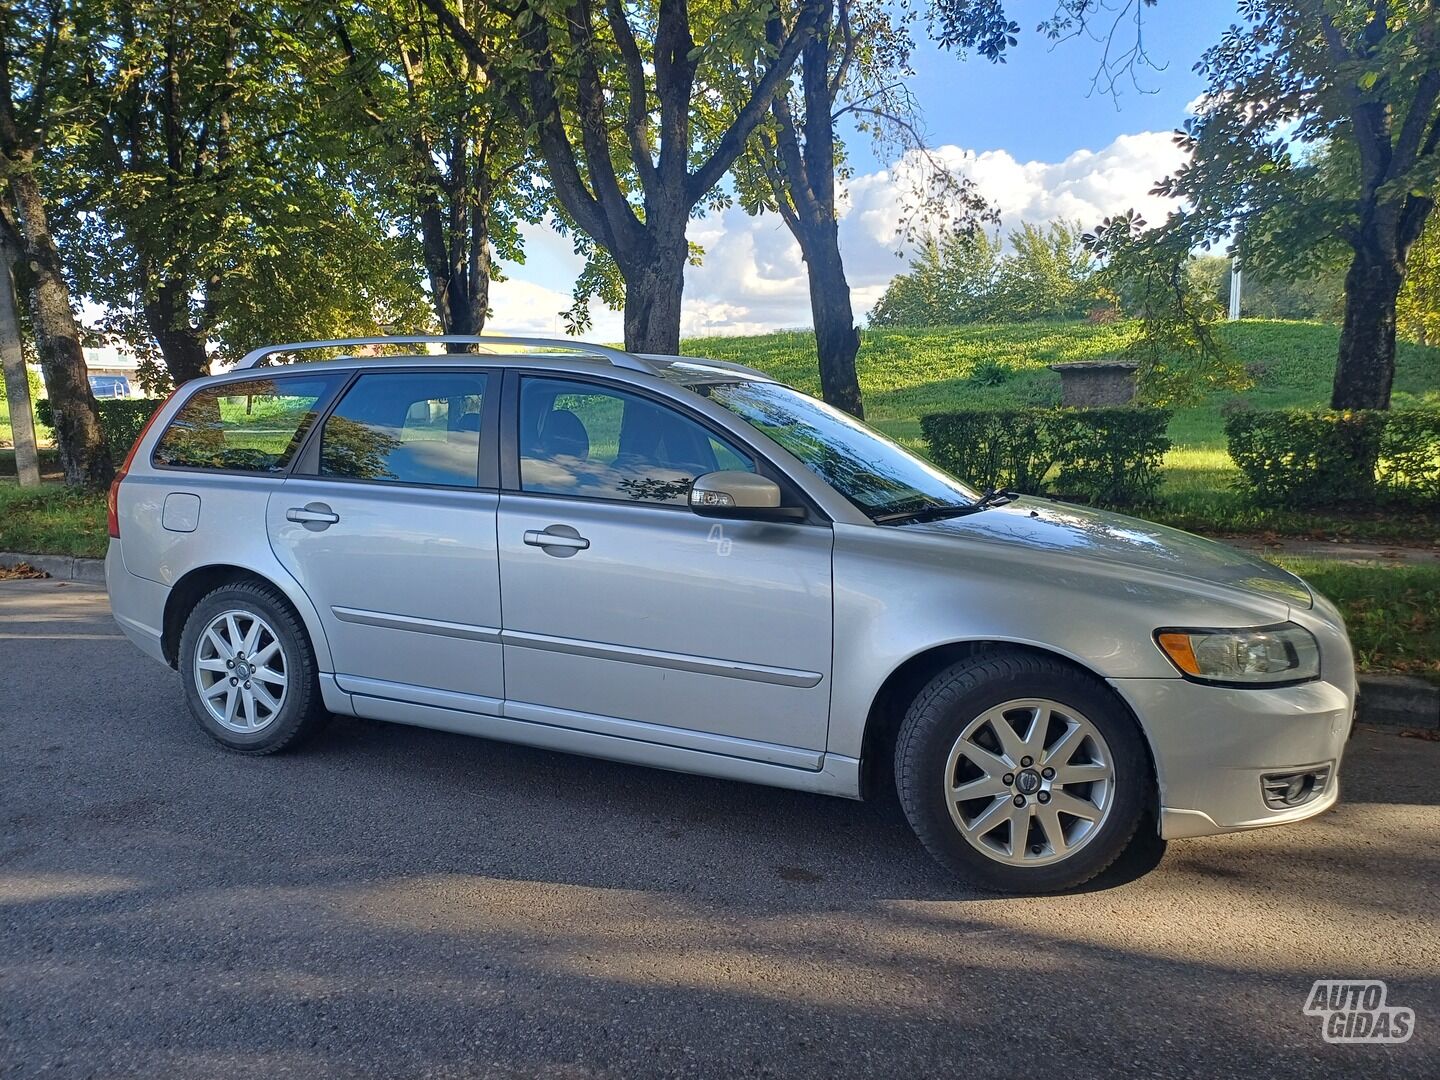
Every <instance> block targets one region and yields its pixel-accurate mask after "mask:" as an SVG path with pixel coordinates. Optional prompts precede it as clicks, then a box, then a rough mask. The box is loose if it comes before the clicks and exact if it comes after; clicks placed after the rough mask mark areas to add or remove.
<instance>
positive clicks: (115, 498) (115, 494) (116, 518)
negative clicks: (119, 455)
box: [105, 386, 180, 540]
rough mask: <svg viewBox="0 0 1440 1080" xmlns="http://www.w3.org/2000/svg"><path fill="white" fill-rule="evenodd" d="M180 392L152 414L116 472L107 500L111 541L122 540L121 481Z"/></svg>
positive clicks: (106, 522)
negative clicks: (161, 416) (158, 421)
mask: <svg viewBox="0 0 1440 1080" xmlns="http://www.w3.org/2000/svg"><path fill="white" fill-rule="evenodd" d="M179 392H180V388H179V387H178V386H177V387H176V388H175V389H174V390H171V391H170V393H169V394H168V395H167V396H166V398H165V400H164V401H162V402H161V403H160V405H159V407H158V408H157V409H156V410H155V411H154V412H153V413H151V414H150V419H149V420H146V421H145V426H144V427H142V428H141V429H140V434H139V435H137V436H136V437H135V441H134V442H133V443H132V444H131V445H130V452H129V453H128V454H126V455H125V461H124V464H122V465H121V466H120V468H118V469H116V470H115V479H114V480H111V481H110V495H109V497H107V498H106V500H105V525H106V528H107V529H109V531H110V539H112V540H119V539H120V481H121V480H124V479H125V474H126V473H128V472H129V471H130V463H131V462H132V461H134V460H135V452H136V451H137V450H139V449H140V444H141V443H142V442H144V441H145V436H146V435H148V434H150V425H151V424H153V423H155V418H156V417H157V416H159V415H160V414H161V413H162V412H163V411H164V410H165V406H166V405H169V404H170V399H171V398H173V397H174V396H175V395H176V394H177V393H179Z"/></svg>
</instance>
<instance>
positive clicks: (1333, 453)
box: [1225, 409, 1440, 508]
mask: <svg viewBox="0 0 1440 1080" xmlns="http://www.w3.org/2000/svg"><path fill="white" fill-rule="evenodd" d="M1225 435H1226V438H1227V439H1228V441H1229V445H1230V457H1231V459H1232V460H1234V462H1235V464H1236V466H1238V467H1239V469H1240V474H1241V476H1242V477H1243V478H1244V479H1243V483H1244V486H1245V488H1246V489H1247V491H1248V492H1249V493H1250V495H1251V497H1252V498H1254V499H1255V500H1257V501H1260V502H1265V503H1269V504H1273V505H1277V506H1285V507H1293V508H1304V507H1314V506H1343V505H1345V504H1347V503H1399V504H1406V505H1411V506H1422V507H1423V506H1434V505H1440V411H1437V410H1433V409H1393V410H1390V411H1386V412H1381V411H1378V410H1356V411H1353V412H1329V411H1304V410H1298V409H1297V410H1285V411H1282V412H1244V411H1242V412H1235V413H1232V414H1231V415H1230V416H1228V417H1227V418H1226V420H1225Z"/></svg>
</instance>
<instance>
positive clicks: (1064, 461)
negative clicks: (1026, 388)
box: [920, 407, 1170, 506]
mask: <svg viewBox="0 0 1440 1080" xmlns="http://www.w3.org/2000/svg"><path fill="white" fill-rule="evenodd" d="M1169 423H1170V412H1169V410H1167V409H1153V408H1140V407H1126V408H1115V409H1065V408H1028V409H974V410H967V411H964V412H949V413H932V414H930V415H929V416H922V417H921V418H920V429H921V431H923V432H924V434H925V439H926V441H927V442H928V443H929V444H930V456H931V458H932V459H933V460H934V461H935V463H936V464H938V465H940V466H941V467H942V468H944V469H947V470H949V471H950V472H951V473H953V474H954V475H955V476H957V477H959V478H960V479H962V480H965V481H966V482H968V483H970V484H973V485H975V486H976V487H980V488H984V489H987V490H988V489H991V488H1008V489H1010V490H1013V491H1021V492H1025V493H1027V494H1033V495H1038V494H1043V493H1051V494H1057V495H1064V496H1067V497H1070V498H1077V499H1083V500H1084V501H1086V502H1091V503H1095V504H1098V505H1104V506H1134V505H1140V504H1144V503H1147V502H1150V501H1151V500H1153V499H1154V497H1155V492H1156V490H1157V489H1158V488H1159V486H1160V465H1161V461H1162V459H1163V458H1164V456H1165V451H1167V450H1168V449H1170V440H1169V439H1167V438H1166V437H1165V429H1166V427H1167V426H1168V425H1169Z"/></svg>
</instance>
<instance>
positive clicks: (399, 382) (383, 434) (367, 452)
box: [320, 371, 486, 487]
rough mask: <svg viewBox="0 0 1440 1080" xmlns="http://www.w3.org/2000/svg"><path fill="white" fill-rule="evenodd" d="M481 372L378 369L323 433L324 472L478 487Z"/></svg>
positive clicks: (359, 383) (482, 397)
mask: <svg viewBox="0 0 1440 1080" xmlns="http://www.w3.org/2000/svg"><path fill="white" fill-rule="evenodd" d="M485 387H486V377H485V375H484V373H483V372H474V371H461V372H423V371H420V372H414V373H411V372H372V373H370V374H368V375H361V376H360V378H358V379H356V380H355V385H353V386H352V387H350V389H349V390H347V391H346V392H345V396H344V397H343V398H341V399H340V403H339V404H338V405H336V406H335V411H334V412H332V413H331V414H330V416H329V417H328V418H327V419H326V421H325V427H324V428H323V429H321V432H320V473H321V475H323V476H341V477H346V478H348V479H351V480H389V481H392V482H395V483H401V484H433V485H438V486H440V487H475V486H476V485H477V484H478V483H479V472H480V418H481V415H482V414H483V412H484V403H485Z"/></svg>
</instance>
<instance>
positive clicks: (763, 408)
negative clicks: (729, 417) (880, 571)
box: [688, 379, 979, 519]
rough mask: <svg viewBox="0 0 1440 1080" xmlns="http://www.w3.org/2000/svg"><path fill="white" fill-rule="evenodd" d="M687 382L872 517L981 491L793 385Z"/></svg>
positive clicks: (966, 498)
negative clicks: (776, 445)
mask: <svg viewBox="0 0 1440 1080" xmlns="http://www.w3.org/2000/svg"><path fill="white" fill-rule="evenodd" d="M688 385H689V387H690V389H691V390H694V391H695V392H696V393H697V394H703V395H704V396H706V397H708V398H709V399H710V400H711V401H713V402H715V403H716V404H717V405H723V406H724V407H725V408H727V409H729V410H730V411H731V412H732V413H734V414H735V415H736V416H738V417H740V418H741V419H742V420H744V421H745V422H746V423H747V424H749V425H750V426H751V427H753V428H755V429H756V430H757V431H760V432H763V433H764V434H765V435H767V436H769V437H770V438H772V439H774V440H775V441H776V442H777V443H779V444H780V445H781V446H783V447H784V448H785V449H786V450H788V451H790V453H792V454H794V455H795V456H796V457H797V458H799V459H800V460H801V461H802V462H804V463H805V465H806V466H807V467H808V468H809V469H810V470H811V471H812V472H814V473H815V474H816V475H818V476H819V477H820V478H821V479H823V480H824V481H825V482H826V483H827V484H829V485H830V486H831V487H833V488H834V489H835V490H836V491H838V492H840V494H842V495H844V496H845V497H846V498H847V499H849V500H850V501H851V502H852V503H854V504H855V505H856V506H857V507H859V508H860V510H862V511H863V512H864V513H866V514H867V515H869V516H870V517H871V518H872V519H873V518H878V517H882V516H884V515H887V514H897V513H905V512H909V511H912V510H917V511H918V510H925V509H926V508H928V507H940V506H945V507H953V506H957V505H962V504H968V503H973V502H974V501H975V500H976V499H977V498H978V497H979V496H978V495H977V494H976V493H975V492H974V491H973V490H971V489H970V488H968V487H966V486H965V485H964V484H962V483H960V481H958V480H956V479H955V478H954V477H952V476H950V475H948V474H946V473H943V472H941V471H940V470H939V469H937V468H935V467H934V466H933V465H930V464H928V463H926V462H925V461H923V460H921V459H920V458H918V457H916V456H915V455H914V454H912V453H910V451H908V450H906V449H905V448H904V447H902V446H899V445H898V444H896V443H893V442H891V441H890V440H889V439H887V438H886V437H885V436H884V435H881V434H880V433H879V432H878V431H874V430H873V429H871V428H868V427H866V426H865V425H864V424H862V423H861V422H860V421H858V420H856V419H854V418H853V417H850V416H848V415H846V414H845V413H843V412H841V411H840V410H838V409H832V408H831V407H830V406H829V405H826V404H825V403H824V402H821V401H816V400H815V399H814V398H812V397H809V396H808V395H806V394H802V393H801V392H800V391H798V390H792V389H791V388H790V387H788V386H783V385H781V384H780V383H769V382H752V381H749V380H735V381H733V382H732V381H729V380H723V379H716V380H713V381H711V380H701V379H697V380H695V381H693V382H690V383H689V384H688Z"/></svg>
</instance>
